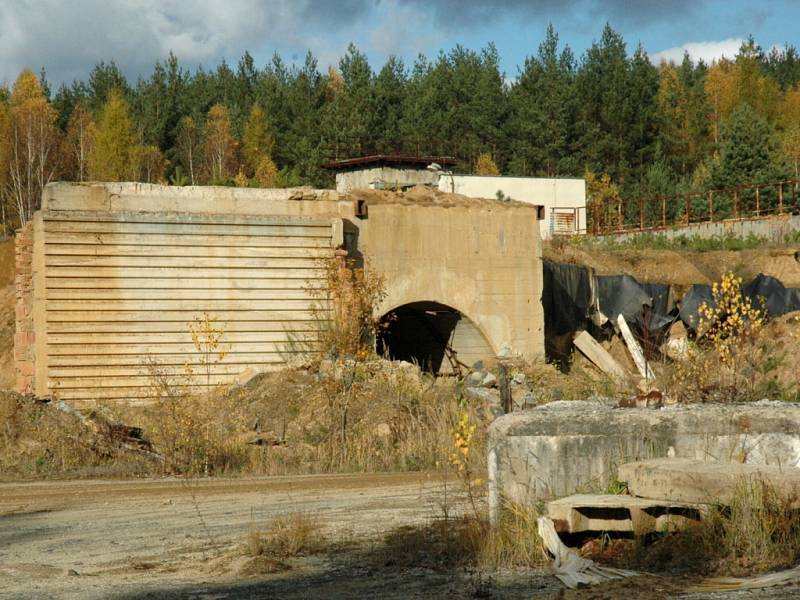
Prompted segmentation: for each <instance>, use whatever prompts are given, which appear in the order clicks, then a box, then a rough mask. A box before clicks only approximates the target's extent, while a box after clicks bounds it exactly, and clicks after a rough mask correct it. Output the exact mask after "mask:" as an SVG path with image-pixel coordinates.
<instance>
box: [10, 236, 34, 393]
mask: <svg viewBox="0 0 800 600" xmlns="http://www.w3.org/2000/svg"><path fill="white" fill-rule="evenodd" d="M14 249H15V254H16V256H15V261H16V276H15V280H14V285H15V287H16V300H17V304H16V333H15V335H14V363H15V367H16V373H17V385H16V389H17V391H18V392H21V393H33V390H34V356H35V355H34V348H33V342H34V329H33V273H32V267H33V223H28V224H27V225H25V226H24V227H22V228H21V229H18V230H17V235H16V238H15V240H14Z"/></svg>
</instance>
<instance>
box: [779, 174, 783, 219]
mask: <svg viewBox="0 0 800 600" xmlns="http://www.w3.org/2000/svg"><path fill="white" fill-rule="evenodd" d="M778 214H779V215H780V214H783V182H782V181H781V182H780V183H779V184H778Z"/></svg>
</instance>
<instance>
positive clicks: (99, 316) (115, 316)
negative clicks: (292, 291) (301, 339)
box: [43, 307, 324, 328]
mask: <svg viewBox="0 0 800 600" xmlns="http://www.w3.org/2000/svg"><path fill="white" fill-rule="evenodd" d="M202 313H203V309H202V307H201V308H200V309H195V308H193V309H187V310H156V311H153V310H93V311H92V312H91V314H87V313H86V312H85V311H83V310H63V311H58V310H52V309H51V310H48V311H47V322H48V323H70V322H86V321H93V322H95V323H101V322H108V321H111V322H129V321H140V322H164V321H169V322H176V323H183V324H185V323H188V322H189V321H191V320H192V319H193V318H194V316H195V315H202ZM323 315H324V312H323V311H308V310H305V311H303V310H295V311H290V310H218V311H215V312H214V314H213V315H212V316H214V317H216V318H217V319H219V321H220V322H221V323H228V322H231V321H277V322H281V323H284V322H285V323H287V324H288V325H287V327H289V328H291V323H293V322H296V321H319V320H322V319H321V317H322V316H323ZM43 318H44V317H43Z"/></svg>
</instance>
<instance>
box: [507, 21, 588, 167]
mask: <svg viewBox="0 0 800 600" xmlns="http://www.w3.org/2000/svg"><path fill="white" fill-rule="evenodd" d="M574 78H575V59H574V57H573V55H572V51H571V50H570V49H569V46H567V47H565V48H564V49H563V50H562V51H561V52H560V53H559V51H558V34H556V32H555V29H553V26H552V25H549V26H548V28H547V32H546V34H545V39H544V41H543V42H542V43H541V44H540V46H539V50H538V53H537V55H536V56H535V57H530V56H529V57H526V58H525V64H524V67H523V68H522V69H521V70H520V73H519V77H518V80H517V83H516V84H515V85H514V86H513V88H512V89H511V94H510V106H511V114H510V116H509V120H508V126H507V133H508V137H509V138H510V139H512V140H513V142H512V153H513V158H512V160H511V164H510V171H511V172H512V173H513V174H515V175H544V176H547V177H554V176H559V175H561V176H563V175H579V174H580V169H579V167H578V164H577V161H575V159H574V155H573V151H572V143H573V140H574V131H573V130H572V124H573V122H574V120H575V115H576V109H577V107H576V104H575V101H574V92H573V85H574Z"/></svg>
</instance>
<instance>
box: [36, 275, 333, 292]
mask: <svg viewBox="0 0 800 600" xmlns="http://www.w3.org/2000/svg"><path fill="white" fill-rule="evenodd" d="M326 285H327V282H326V280H324V279H307V280H306V279H248V278H237V279H225V278H222V277H217V278H214V279H207V278H201V277H191V278H190V277H182V276H181V277H161V278H153V279H148V278H129V279H120V278H117V277H106V278H102V277H71V278H70V277H48V278H47V289H48V290H70V289H109V290H127V289H137V290H138V289H142V290H144V289H156V290H311V289H314V290H319V289H322V288H324V287H325V286H326Z"/></svg>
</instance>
